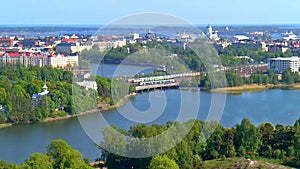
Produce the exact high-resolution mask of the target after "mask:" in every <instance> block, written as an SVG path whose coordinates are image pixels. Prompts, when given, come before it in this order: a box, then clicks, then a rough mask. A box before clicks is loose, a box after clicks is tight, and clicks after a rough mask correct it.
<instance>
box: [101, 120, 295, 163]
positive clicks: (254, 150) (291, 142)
mask: <svg viewBox="0 0 300 169" xmlns="http://www.w3.org/2000/svg"><path fill="white" fill-rule="evenodd" d="M190 124H193V127H192V128H191V130H190V131H189V133H188V134H187V135H186V136H185V137H184V139H183V140H182V141H181V142H180V143H179V144H177V145H176V146H175V147H174V148H172V149H170V150H168V151H167V152H164V153H162V154H159V155H156V156H155V157H149V158H126V157H122V156H119V155H116V154H113V153H110V152H108V151H106V150H104V149H102V158H101V160H104V161H106V166H108V168H111V169H122V168H124V169H125V168H141V169H142V168H150V169H160V168H170V169H171V168H172V169H174V168H175V169H176V168H183V169H189V168H190V169H192V168H203V164H204V163H203V162H204V161H207V160H213V159H220V160H221V161H225V159H227V158H235V157H245V158H250V159H273V161H275V162H276V163H278V164H283V165H288V166H294V167H295V166H298V167H299V166H300V119H299V120H297V121H296V122H295V124H294V125H293V126H283V125H280V124H277V125H276V126H274V125H273V124H272V123H268V122H266V123H262V124H260V125H259V126H258V127H256V126H254V125H253V124H252V123H251V122H250V121H249V120H248V119H243V120H242V122H241V123H240V124H237V125H236V126H235V127H231V128H224V127H222V126H221V125H220V124H219V123H217V122H214V121H212V122H207V123H204V122H203V121H199V120H190V121H188V122H185V123H178V122H167V124H166V125H157V124H153V125H151V126H146V125H144V124H138V125H136V126H132V127H131V128H130V129H129V130H128V131H126V130H123V129H116V130H118V131H119V132H120V133H122V134H124V135H126V136H128V138H131V140H129V141H128V140H127V141H126V140H125V139H126V138H125V137H115V136H112V135H105V138H104V140H105V144H107V145H113V149H114V151H115V150H118V149H119V151H120V153H124V154H125V153H128V152H129V153H130V151H135V150H134V148H133V149H132V148H131V147H132V146H133V145H131V143H132V142H133V144H139V143H138V142H137V141H136V139H135V138H141V139H144V138H151V137H154V136H156V135H159V134H161V133H163V132H165V131H167V130H169V129H170V128H171V127H174V126H176V128H177V129H178V130H181V129H184V128H185V127H186V126H188V125H190ZM212 129H215V130H213V131H211V130H212ZM179 132H180V131H179ZM210 133H212V134H211V135H210ZM110 137H114V139H111V138H110ZM176 137H178V132H174V133H172V135H171V136H168V137H167V138H166V139H167V140H168V141H169V143H171V142H172V139H174V138H176ZM116 140H118V142H117V145H116V144H115V141H116ZM110 141H111V143H110ZM126 142H127V143H128V144H126ZM124 146H125V149H124ZM157 146H158V147H159V146H163V142H160V143H159V145H158V144H157V142H154V143H152V142H149V143H148V144H147V145H143V147H145V148H144V149H143V150H139V151H146V152H148V153H151V151H153V149H156V148H157ZM146 166H147V167H146ZM262 167H263V166H262Z"/></svg>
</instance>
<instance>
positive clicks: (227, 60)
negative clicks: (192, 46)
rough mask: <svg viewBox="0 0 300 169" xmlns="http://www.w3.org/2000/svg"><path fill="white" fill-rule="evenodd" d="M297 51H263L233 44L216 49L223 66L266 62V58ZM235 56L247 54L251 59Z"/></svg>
mask: <svg viewBox="0 0 300 169" xmlns="http://www.w3.org/2000/svg"><path fill="white" fill-rule="evenodd" d="M299 52H300V51H297V52H291V51H287V52H286V53H282V52H281V51H278V52H266V51H263V50H262V49H261V48H258V49H257V48H253V47H251V46H240V47H237V46H233V45H230V46H227V47H226V48H224V49H219V50H218V53H219V55H220V58H221V60H222V64H223V66H240V65H246V64H249V63H252V62H254V63H260V62H264V63H266V62H267V61H268V58H276V57H291V56H298V55H299V54H300V53H299ZM237 56H249V57H250V58H251V59H253V60H250V59H246V58H237Z"/></svg>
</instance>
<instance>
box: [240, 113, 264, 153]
mask: <svg viewBox="0 0 300 169" xmlns="http://www.w3.org/2000/svg"><path fill="white" fill-rule="evenodd" d="M261 144H262V142H261V133H260V132H259V130H258V129H257V128H256V127H255V126H254V125H253V124H251V122H250V121H249V120H248V119H243V120H242V123H241V124H240V125H239V124H238V125H236V135H235V146H236V147H238V149H239V148H240V147H243V148H244V149H245V150H246V154H247V155H256V154H257V153H258V150H259V148H260V146H261Z"/></svg>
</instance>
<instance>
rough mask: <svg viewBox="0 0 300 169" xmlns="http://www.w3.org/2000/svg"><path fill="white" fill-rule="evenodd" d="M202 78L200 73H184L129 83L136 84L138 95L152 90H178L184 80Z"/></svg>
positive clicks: (135, 80)
mask: <svg viewBox="0 0 300 169" xmlns="http://www.w3.org/2000/svg"><path fill="white" fill-rule="evenodd" d="M196 76H200V73H199V72H197V73H182V74H174V75H165V76H153V77H143V78H135V79H128V80H127V82H128V83H131V84H135V91H136V92H137V93H141V92H147V91H151V90H163V89H171V88H178V87H179V84H180V82H181V81H182V80H183V79H184V78H192V77H196Z"/></svg>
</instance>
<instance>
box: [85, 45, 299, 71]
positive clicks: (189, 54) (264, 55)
mask: <svg viewBox="0 0 300 169" xmlns="http://www.w3.org/2000/svg"><path fill="white" fill-rule="evenodd" d="M199 44H200V45H199ZM199 44H198V46H203V47H204V48H206V49H210V50H211V51H215V52H216V54H218V55H219V56H220V59H221V62H222V65H223V66H233V67H235V66H241V65H248V64H252V63H260V62H264V63H266V62H267V61H268V58H276V57H291V56H298V55H300V50H298V51H295V52H291V51H287V52H286V53H282V52H281V51H278V52H265V51H263V50H262V49H261V48H254V47H251V46H239V47H237V46H233V45H230V46H228V47H226V48H224V49H216V50H215V48H214V47H213V46H210V45H206V46H205V45H203V43H200V42H199ZM145 46H146V47H148V48H150V49H162V50H165V51H168V52H170V53H172V54H177V55H178V57H179V58H180V59H181V60H183V61H184V63H185V64H186V65H187V66H188V67H189V68H190V69H191V70H195V71H205V67H204V64H203V63H209V62H207V60H206V59H204V58H203V57H205V56H202V54H203V53H204V55H207V56H210V58H213V57H212V56H217V55H214V54H213V53H212V52H207V51H206V52H205V50H201V51H200V50H199V48H198V46H197V47H195V46H193V44H192V45H191V46H187V47H186V48H185V49H184V48H183V47H182V46H178V45H171V44H169V43H167V42H157V41H155V40H154V41H151V42H147V43H146V44H145V43H140V42H137V43H135V44H127V45H125V46H123V47H117V48H112V49H109V50H107V52H99V47H97V46H93V48H92V49H91V50H84V51H82V53H81V55H80V57H81V58H82V59H88V60H96V61H99V60H102V59H103V60H105V61H107V62H111V63H121V62H122V61H123V60H124V59H125V58H126V57H128V56H129V55H132V54H133V53H135V52H137V51H143V50H144V49H145V48H144V47H145ZM193 49H194V50H193ZM198 50H199V51H198ZM128 51H129V53H128ZM237 56H248V57H250V58H238V57H237ZM252 59H253V60H252ZM136 61H137V62H138V63H141V62H139V61H140V60H139V59H138V58H136ZM143 61H144V62H152V60H151V58H150V60H149V59H148V60H146V59H145V60H143ZM132 63H134V62H132ZM157 63H159V62H157ZM212 63H216V62H212Z"/></svg>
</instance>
